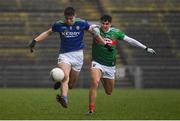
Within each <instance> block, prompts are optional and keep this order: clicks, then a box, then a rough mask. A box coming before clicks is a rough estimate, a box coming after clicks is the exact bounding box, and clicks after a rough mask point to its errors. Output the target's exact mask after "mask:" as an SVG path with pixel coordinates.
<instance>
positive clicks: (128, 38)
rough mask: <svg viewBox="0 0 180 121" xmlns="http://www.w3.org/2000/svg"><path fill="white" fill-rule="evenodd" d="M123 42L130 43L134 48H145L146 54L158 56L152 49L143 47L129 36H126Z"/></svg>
mask: <svg viewBox="0 0 180 121" xmlns="http://www.w3.org/2000/svg"><path fill="white" fill-rule="evenodd" d="M123 40H124V41H126V42H128V43H129V44H131V45H133V46H137V47H140V48H143V49H144V50H145V51H146V52H149V53H151V54H156V52H155V51H154V50H153V49H152V48H148V47H146V46H145V45H143V44H142V43H140V42H139V41H137V40H135V39H133V38H131V37H128V36H127V35H125V37H124V39H123Z"/></svg>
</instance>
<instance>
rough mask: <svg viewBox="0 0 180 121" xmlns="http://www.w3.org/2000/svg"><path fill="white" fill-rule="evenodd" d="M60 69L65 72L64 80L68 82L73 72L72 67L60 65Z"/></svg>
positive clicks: (65, 64) (66, 64)
mask: <svg viewBox="0 0 180 121" xmlns="http://www.w3.org/2000/svg"><path fill="white" fill-rule="evenodd" d="M58 67H59V68H61V69H62V70H63V71H64V80H67V79H68V78H69V74H70V71H71V65H70V64H68V63H64V62H62V63H59V64H58Z"/></svg>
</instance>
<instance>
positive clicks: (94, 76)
mask: <svg viewBox="0 0 180 121" xmlns="http://www.w3.org/2000/svg"><path fill="white" fill-rule="evenodd" d="M90 74H91V83H97V84H98V83H99V81H100V79H101V75H102V72H101V70H100V69H99V68H91V69H90Z"/></svg>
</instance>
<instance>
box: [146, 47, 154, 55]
mask: <svg viewBox="0 0 180 121" xmlns="http://www.w3.org/2000/svg"><path fill="white" fill-rule="evenodd" d="M145 50H146V52H149V53H151V54H156V52H155V51H154V50H153V49H152V48H148V47H147V48H145Z"/></svg>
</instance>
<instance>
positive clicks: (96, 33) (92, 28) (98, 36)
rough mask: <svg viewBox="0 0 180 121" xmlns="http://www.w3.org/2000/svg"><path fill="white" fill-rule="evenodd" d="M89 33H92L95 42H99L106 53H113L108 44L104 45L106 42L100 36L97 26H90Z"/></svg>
mask: <svg viewBox="0 0 180 121" xmlns="http://www.w3.org/2000/svg"><path fill="white" fill-rule="evenodd" d="M89 32H91V33H93V34H94V35H95V37H96V40H98V41H99V42H101V43H102V44H103V45H104V47H105V48H107V49H108V51H110V52H111V51H113V49H112V47H111V46H110V45H109V44H108V43H106V41H105V40H104V39H103V38H102V36H101V35H100V30H99V26H97V25H95V24H93V25H91V26H90V29H89Z"/></svg>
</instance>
